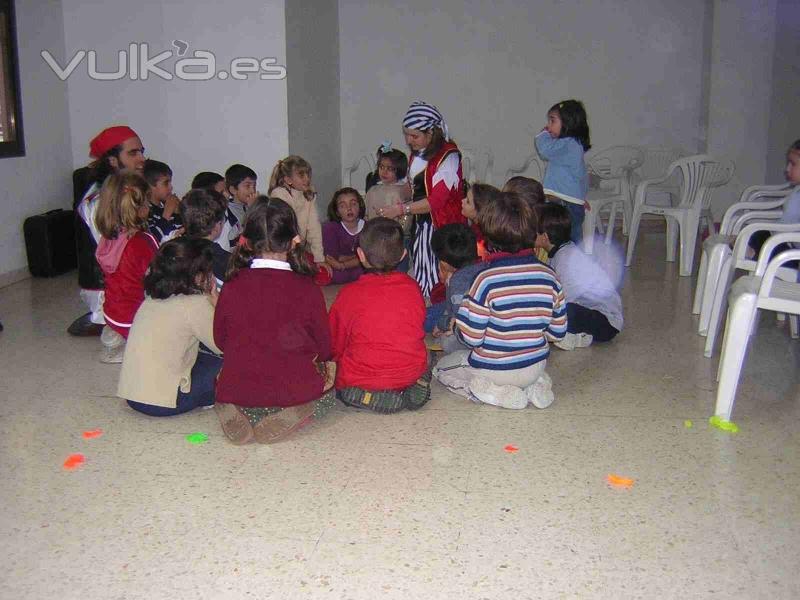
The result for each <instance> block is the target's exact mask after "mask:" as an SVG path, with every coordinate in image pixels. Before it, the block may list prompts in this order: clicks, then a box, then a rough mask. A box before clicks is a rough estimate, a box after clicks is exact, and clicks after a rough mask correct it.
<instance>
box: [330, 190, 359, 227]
mask: <svg viewBox="0 0 800 600" xmlns="http://www.w3.org/2000/svg"><path fill="white" fill-rule="evenodd" d="M345 195H353V196H355V197H356V200H358V218H359V219H363V218H364V215H366V214H367V205H366V204H364V198H363V197H362V196H361V194H360V193H359V192H358V190H357V189H355V188H351V187H343V188H342V189H340V190H336V192H334V194H333V198H332V199H331V201H330V202H329V203H328V221H336V222H341V220H342V219H341V217H340V216H339V212H338V211H337V210H336V209H337V206H336V203H337V202H338V201H339V198H341V197H342V196H345Z"/></svg>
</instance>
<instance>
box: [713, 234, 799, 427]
mask: <svg viewBox="0 0 800 600" xmlns="http://www.w3.org/2000/svg"><path fill="white" fill-rule="evenodd" d="M792 241H794V242H800V234H798V233H794V234H781V235H774V236H772V237H771V238H769V239H768V240H767V242H766V243H765V244H764V246H763V247H762V249H761V253H760V254H759V257H758V265H757V266H756V271H755V273H754V275H752V276H748V277H742V278H740V279H738V280H737V281H736V283H735V284H734V286H733V288H732V289H731V294H730V310H729V311H728V322H727V323H726V325H725V338H724V341H723V344H722V358H721V360H720V364H719V371H718V372H717V379H718V380H719V385H718V386H717V401H716V406H715V407H714V414H716V415H718V416H720V417H722V418H723V419H726V420H728V421H729V420H730V418H731V413H732V412H733V403H734V400H735V399H736V388H737V387H738V385H739V375H740V374H741V372H742V365H743V364H744V358H745V355H746V353H747V344H748V341H749V339H750V336H751V334H752V332H753V328H754V325H755V322H756V314H757V313H758V309H759V308H761V309H764V310H772V311H777V312H782V313H788V314H790V315H792V322H793V324H794V327H795V329H796V327H797V315H800V283H797V281H796V280H795V281H792V282H787V281H780V280H779V279H778V273H779V272H780V271H781V270H782V269H786V267H784V266H783V265H784V264H786V263H787V262H789V261H792V260H800V249H793V250H786V251H784V252H781V253H780V254H778V255H777V256H775V257H774V258H773V259H772V260H770V258H769V257H770V255H771V254H772V251H773V250H774V249H775V247H776V246H778V244H783V243H786V242H792ZM795 273H797V271H795ZM795 333H796V331H795Z"/></svg>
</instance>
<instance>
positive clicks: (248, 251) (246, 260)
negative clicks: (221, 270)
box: [225, 234, 255, 281]
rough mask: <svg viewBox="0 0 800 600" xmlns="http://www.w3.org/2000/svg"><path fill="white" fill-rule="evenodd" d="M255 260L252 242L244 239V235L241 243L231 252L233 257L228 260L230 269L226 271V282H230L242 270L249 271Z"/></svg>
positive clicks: (240, 240) (240, 239)
mask: <svg viewBox="0 0 800 600" xmlns="http://www.w3.org/2000/svg"><path fill="white" fill-rule="evenodd" d="M253 258H255V253H254V252H253V249H252V247H251V246H250V242H248V241H247V238H245V237H244V234H242V235H240V236H239V243H238V244H236V247H235V248H234V249H233V250H232V251H231V257H230V259H228V268H227V270H226V271H225V281H230V280H231V279H233V278H234V277H235V276H236V274H237V273H238V272H239V271H241V270H242V269H249V268H250V263H251V262H252V261H253Z"/></svg>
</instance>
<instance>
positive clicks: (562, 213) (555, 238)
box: [536, 202, 572, 246]
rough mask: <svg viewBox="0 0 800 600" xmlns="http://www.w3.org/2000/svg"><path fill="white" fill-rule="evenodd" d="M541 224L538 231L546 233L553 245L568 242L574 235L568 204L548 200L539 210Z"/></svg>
mask: <svg viewBox="0 0 800 600" xmlns="http://www.w3.org/2000/svg"><path fill="white" fill-rule="evenodd" d="M536 212H537V213H538V218H539V224H538V226H537V231H538V232H539V233H546V234H547V237H548V238H550V243H551V244H553V246H560V245H561V244H566V243H567V242H568V241H569V240H570V238H571V236H572V217H571V216H570V214H569V211H568V210H567V207H566V206H563V205H561V204H555V203H552V202H548V203H547V204H543V205H542V206H540V207H539V208H538V209H537V211H536Z"/></svg>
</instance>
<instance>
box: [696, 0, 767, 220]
mask: <svg viewBox="0 0 800 600" xmlns="http://www.w3.org/2000/svg"><path fill="white" fill-rule="evenodd" d="M775 19H776V0H715V2H714V31H713V37H712V51H711V93H710V97H709V118H708V152H709V153H710V154H713V155H717V156H724V157H727V158H731V159H733V161H734V162H735V163H736V173H735V174H734V176H733V178H732V179H731V181H730V183H728V184H727V185H726V186H724V187H722V188H720V189H719V191H718V192H716V193H715V194H714V203H713V207H712V208H713V210H714V214H715V216H716V217H717V218H720V217H721V216H722V214H723V213H724V209H725V208H726V207H727V206H730V205H731V204H732V203H734V202H736V200H738V198H739V194H741V192H742V190H743V189H744V188H745V187H747V186H749V185H754V184H757V183H763V182H764V181H765V180H766V165H767V148H768V146H769V111H770V99H771V96H772V94H771V89H772V60H773V52H774V49H775Z"/></svg>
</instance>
